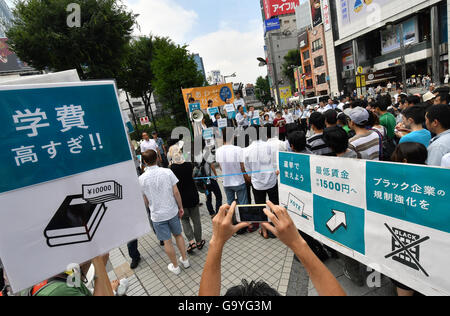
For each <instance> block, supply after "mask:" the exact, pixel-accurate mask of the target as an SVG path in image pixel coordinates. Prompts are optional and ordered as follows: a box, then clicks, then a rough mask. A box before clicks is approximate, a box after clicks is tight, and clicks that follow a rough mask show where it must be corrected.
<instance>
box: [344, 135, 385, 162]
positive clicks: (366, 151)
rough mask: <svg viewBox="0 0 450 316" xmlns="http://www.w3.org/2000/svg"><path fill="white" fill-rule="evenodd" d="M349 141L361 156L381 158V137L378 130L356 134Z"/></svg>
mask: <svg viewBox="0 0 450 316" xmlns="http://www.w3.org/2000/svg"><path fill="white" fill-rule="evenodd" d="M349 142H350V144H349V148H350V149H352V150H354V151H356V152H357V153H359V154H361V156H363V157H367V159H368V160H377V161H378V160H380V137H379V135H378V134H377V133H376V132H373V131H368V133H367V134H366V135H365V136H361V135H356V136H355V137H353V138H352V139H350V141H349Z"/></svg>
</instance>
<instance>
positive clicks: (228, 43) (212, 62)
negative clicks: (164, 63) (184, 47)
mask: <svg viewBox="0 0 450 316" xmlns="http://www.w3.org/2000/svg"><path fill="white" fill-rule="evenodd" d="M226 25H228V24H227V23H221V26H222V28H221V29H220V30H218V31H216V32H212V33H209V34H206V35H203V36H200V37H197V38H195V39H194V40H192V41H191V42H190V43H189V50H191V51H192V52H195V53H198V54H200V56H201V57H202V58H203V63H204V64H205V68H206V72H209V71H212V70H220V71H221V73H222V75H231V74H233V73H235V72H236V75H237V77H236V78H230V79H228V82H230V81H233V82H242V83H244V84H247V83H255V82H256V78H257V77H258V76H266V75H267V68H265V67H264V68H260V67H258V61H257V60H256V58H257V57H263V58H264V37H263V34H264V33H263V30H262V28H259V27H255V28H254V29H252V30H251V31H248V32H241V31H238V30H236V29H232V28H230V27H228V26H226ZM255 26H256V25H255Z"/></svg>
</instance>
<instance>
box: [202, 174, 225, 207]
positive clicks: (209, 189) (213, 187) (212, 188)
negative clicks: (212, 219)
mask: <svg viewBox="0 0 450 316" xmlns="http://www.w3.org/2000/svg"><path fill="white" fill-rule="evenodd" d="M213 193H214V196H215V197H216V209H215V210H214V207H213V205H212V194H213ZM221 206H222V191H220V187H219V184H218V183H217V181H216V180H214V179H211V184H209V185H207V186H206V207H207V208H208V212H209V215H215V214H217V213H218V212H219V209H220V207H221Z"/></svg>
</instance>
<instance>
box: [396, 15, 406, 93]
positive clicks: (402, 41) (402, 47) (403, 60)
mask: <svg viewBox="0 0 450 316" xmlns="http://www.w3.org/2000/svg"><path fill="white" fill-rule="evenodd" d="M398 28H399V30H400V50H401V54H402V57H401V64H402V82H403V90H404V91H405V93H406V94H408V86H407V84H406V48H405V33H404V31H403V23H400V25H399V26H398Z"/></svg>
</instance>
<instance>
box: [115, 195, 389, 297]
mask: <svg viewBox="0 0 450 316" xmlns="http://www.w3.org/2000/svg"><path fill="white" fill-rule="evenodd" d="M203 197H204V196H203ZM203 197H202V202H203V203H205V201H204V199H203ZM200 213H201V220H202V225H203V239H205V240H206V241H209V240H210V239H211V236H212V223H211V218H210V216H209V214H208V212H207V210H206V207H205V206H203V207H201V208H200ZM139 251H140V253H141V256H142V261H141V263H140V265H139V267H138V268H137V269H136V270H134V271H132V270H130V267H129V264H130V262H131V259H130V258H129V257H128V250H127V247H126V245H124V246H123V247H120V248H118V249H115V250H113V251H112V252H111V253H110V264H109V265H108V271H109V276H110V278H111V280H115V279H121V278H123V277H127V278H128V279H129V281H130V289H129V291H128V295H129V296H197V295H198V290H199V287H200V279H201V274H202V271H203V265H204V263H205V260H206V255H207V252H208V243H207V244H206V245H205V248H204V249H203V250H202V251H198V250H195V254H193V255H190V256H189V260H190V263H191V268H189V269H186V270H185V269H183V268H182V270H183V271H182V273H181V274H180V275H179V276H176V275H174V274H172V273H170V272H169V271H168V270H167V265H168V263H169V261H168V258H167V256H166V254H165V252H164V249H163V247H161V246H160V245H159V241H158V240H157V239H156V236H155V235H154V234H153V232H152V233H150V234H149V235H147V236H144V237H143V238H141V239H139ZM178 257H179V255H178ZM293 257H294V256H293V253H292V252H291V251H290V250H289V249H288V248H287V247H286V246H285V245H283V244H282V243H281V242H280V241H279V240H277V239H270V240H265V239H263V238H262V237H261V236H260V235H259V234H258V233H257V232H255V233H252V234H245V235H240V236H237V237H233V238H231V239H230V240H229V242H228V243H227V244H226V246H225V249H224V253H223V260H222V290H221V295H223V294H225V292H226V290H227V289H228V288H230V287H232V286H235V285H239V284H240V282H241V280H242V279H246V280H249V281H252V280H255V281H259V280H263V281H265V282H267V283H268V284H269V285H270V286H272V287H273V288H275V289H277V290H278V291H279V292H280V294H281V295H283V296H284V295H287V296H316V295H317V291H316V290H315V288H314V286H313V285H312V283H311V281H310V279H309V277H308V274H307V273H306V271H305V269H304V268H303V266H302V265H301V264H300V263H299V262H298V261H296V260H294V259H293ZM326 265H327V266H328V268H329V269H330V271H331V272H332V273H333V274H334V275H335V276H336V278H337V279H338V281H339V282H340V283H341V285H342V286H343V288H344V290H345V291H346V293H347V294H348V295H351V296H363V295H371V296H388V295H394V288H393V286H392V283H391V282H390V281H389V279H387V278H383V279H382V287H381V288H372V289H371V288H368V287H357V286H355V285H354V284H353V283H352V282H351V281H349V280H348V279H347V278H346V277H345V276H344V274H343V264H342V262H341V260H336V259H330V260H328V261H327V262H326Z"/></svg>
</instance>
